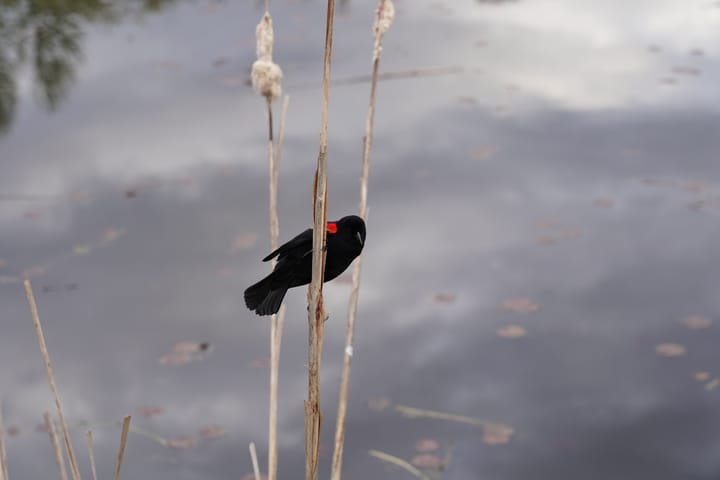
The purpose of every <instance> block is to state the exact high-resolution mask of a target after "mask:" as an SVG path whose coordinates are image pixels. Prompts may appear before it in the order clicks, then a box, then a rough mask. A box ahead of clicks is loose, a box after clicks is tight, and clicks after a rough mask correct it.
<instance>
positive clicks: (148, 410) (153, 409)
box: [137, 405, 165, 417]
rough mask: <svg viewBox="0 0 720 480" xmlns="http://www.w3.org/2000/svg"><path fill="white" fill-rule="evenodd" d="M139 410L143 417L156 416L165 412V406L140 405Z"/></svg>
mask: <svg viewBox="0 0 720 480" xmlns="http://www.w3.org/2000/svg"><path fill="white" fill-rule="evenodd" d="M137 412H138V415H140V416H141V417H155V416H158V415H162V414H163V413H165V408H164V407H159V406H154V405H150V406H143V407H138V409H137Z"/></svg>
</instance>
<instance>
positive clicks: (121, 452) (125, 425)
mask: <svg viewBox="0 0 720 480" xmlns="http://www.w3.org/2000/svg"><path fill="white" fill-rule="evenodd" d="M131 418H132V417H131V416H130V415H128V416H126V417H125V418H123V422H122V432H121V433H120V448H118V454H117V460H116V462H115V476H114V477H113V478H114V479H115V480H120V468H121V467H122V462H123V457H124V456H125V445H126V444H127V437H128V432H129V431H130V419H131Z"/></svg>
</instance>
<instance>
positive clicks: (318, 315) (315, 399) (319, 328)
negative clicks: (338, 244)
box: [305, 0, 335, 480]
mask: <svg viewBox="0 0 720 480" xmlns="http://www.w3.org/2000/svg"><path fill="white" fill-rule="evenodd" d="M334 17H335V1H334V0H328V2H327V17H326V23H325V55H324V59H323V96H322V98H323V100H322V113H321V119H320V152H319V154H318V160H317V169H316V171H315V180H314V189H313V193H314V196H313V258H312V281H311V283H310V287H309V299H308V306H309V308H308V399H307V400H306V401H305V480H316V479H317V476H318V458H319V455H320V423H321V414H320V359H321V357H322V341H323V322H324V320H325V313H324V309H323V301H322V285H323V274H324V270H325V248H324V246H325V237H326V234H327V232H326V227H325V225H326V224H327V171H326V170H327V130H328V106H329V102H330V60H331V58H332V36H333V19H334Z"/></svg>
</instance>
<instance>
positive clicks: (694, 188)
mask: <svg viewBox="0 0 720 480" xmlns="http://www.w3.org/2000/svg"><path fill="white" fill-rule="evenodd" d="M680 188H681V189H683V190H685V191H686V192H691V193H702V192H704V191H705V190H706V189H707V187H706V186H705V184H704V183H699V182H692V183H683V184H682V185H680Z"/></svg>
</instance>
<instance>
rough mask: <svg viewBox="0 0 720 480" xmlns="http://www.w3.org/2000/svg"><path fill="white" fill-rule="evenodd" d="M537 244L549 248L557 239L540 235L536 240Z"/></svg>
mask: <svg viewBox="0 0 720 480" xmlns="http://www.w3.org/2000/svg"><path fill="white" fill-rule="evenodd" d="M537 243H538V245H542V246H543V247H549V246H551V245H555V243H557V237H553V236H552V235H540V236H539V237H538V238H537Z"/></svg>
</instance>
